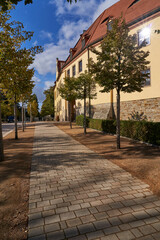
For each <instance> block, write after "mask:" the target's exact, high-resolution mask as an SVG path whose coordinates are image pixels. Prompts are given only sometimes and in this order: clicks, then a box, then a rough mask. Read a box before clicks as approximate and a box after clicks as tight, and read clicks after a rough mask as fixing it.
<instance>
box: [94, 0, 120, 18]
mask: <svg viewBox="0 0 160 240" xmlns="http://www.w3.org/2000/svg"><path fill="white" fill-rule="evenodd" d="M118 1H119V0H105V1H102V2H101V4H98V7H97V9H96V11H95V13H94V14H93V21H94V20H96V18H97V17H98V16H99V15H100V14H101V13H102V12H103V11H104V10H105V9H107V8H109V7H110V6H112V5H113V4H115V3H116V2H118Z"/></svg>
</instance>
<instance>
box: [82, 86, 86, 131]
mask: <svg viewBox="0 0 160 240" xmlns="http://www.w3.org/2000/svg"><path fill="white" fill-rule="evenodd" d="M83 127H84V135H86V133H87V131H86V89H84V123H83Z"/></svg>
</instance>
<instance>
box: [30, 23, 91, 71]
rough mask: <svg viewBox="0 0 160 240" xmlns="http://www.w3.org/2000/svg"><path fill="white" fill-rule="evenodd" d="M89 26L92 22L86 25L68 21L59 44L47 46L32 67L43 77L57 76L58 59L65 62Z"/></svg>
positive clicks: (63, 27) (60, 35)
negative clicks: (48, 75) (70, 50)
mask: <svg viewBox="0 0 160 240" xmlns="http://www.w3.org/2000/svg"><path fill="white" fill-rule="evenodd" d="M89 25H90V22H88V23H86V22H84V21H82V20H79V21H78V22H76V23H75V22H69V21H67V22H66V23H65V24H64V25H63V26H62V28H61V29H60V31H59V41H58V43H57V44H53V43H50V44H45V45H44V51H43V53H40V54H38V55H37V56H36V57H35V61H34V63H33V65H32V66H31V67H35V69H36V70H37V71H38V73H39V74H41V75H46V74H47V73H52V74H55V72H56V58H57V57H58V58H59V59H60V60H65V59H66V58H67V56H68V54H69V49H70V48H71V47H73V46H74V45H75V44H76V42H77V40H78V39H79V35H80V33H82V32H83V30H84V29H86V28H88V27H89Z"/></svg>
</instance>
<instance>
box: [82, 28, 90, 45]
mask: <svg viewBox="0 0 160 240" xmlns="http://www.w3.org/2000/svg"><path fill="white" fill-rule="evenodd" d="M85 32H86V31H83V33H84V34H81V43H82V48H84V47H85V45H86V42H87V41H88V39H89V35H88V34H87V33H86V34H85Z"/></svg>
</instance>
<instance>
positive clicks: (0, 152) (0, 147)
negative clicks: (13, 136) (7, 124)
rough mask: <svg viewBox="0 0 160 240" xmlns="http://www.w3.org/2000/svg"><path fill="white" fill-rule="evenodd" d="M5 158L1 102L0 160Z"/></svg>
mask: <svg viewBox="0 0 160 240" xmlns="http://www.w3.org/2000/svg"><path fill="white" fill-rule="evenodd" d="M3 160H4V152H3V135H2V117H1V103H0V162H1V161H3Z"/></svg>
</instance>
